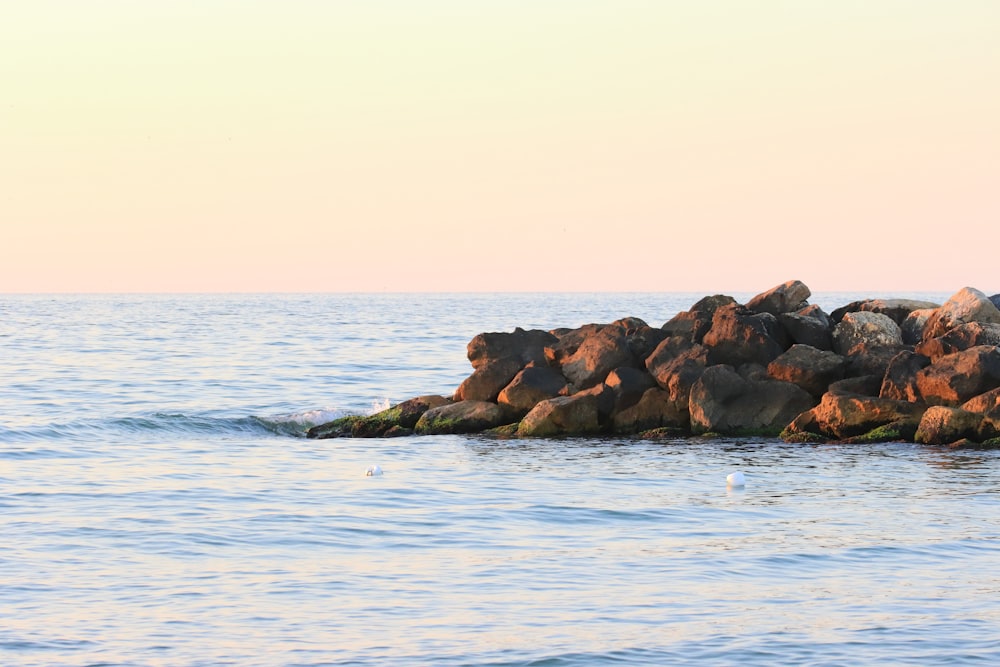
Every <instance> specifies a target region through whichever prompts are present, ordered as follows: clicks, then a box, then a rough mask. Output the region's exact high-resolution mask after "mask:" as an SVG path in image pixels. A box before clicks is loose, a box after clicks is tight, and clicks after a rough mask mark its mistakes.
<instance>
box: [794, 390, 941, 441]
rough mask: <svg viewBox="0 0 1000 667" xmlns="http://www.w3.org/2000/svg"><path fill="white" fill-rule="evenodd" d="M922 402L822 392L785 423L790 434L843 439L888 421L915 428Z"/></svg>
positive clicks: (868, 430)
mask: <svg viewBox="0 0 1000 667" xmlns="http://www.w3.org/2000/svg"><path fill="white" fill-rule="evenodd" d="M924 409H925V406H923V405H920V404H918V403H909V402H907V401H894V400H892V399H888V398H876V397H874V396H861V395H859V394H840V393H834V392H827V393H826V394H823V398H822V399H821V400H820V403H819V405H817V406H816V407H814V408H812V409H811V410H807V411H806V412H803V413H802V414H800V415H799V416H798V417H796V418H795V420H794V421H792V423H791V424H789V426H788V428H787V429H786V433H788V434H790V435H793V436H794V435H795V434H801V433H813V434H817V435H820V436H823V437H825V438H831V439H837V440H843V439H846V438H851V437H854V436H860V435H863V434H865V433H868V432H870V431H872V430H874V429H876V428H878V427H880V426H886V425H889V424H895V425H901V427H902V428H904V429H905V428H906V426H905V425H909V431H910V432H912V431H913V430H915V429H916V426H917V424H918V423H919V422H920V417H921V416H922V415H923V412H924Z"/></svg>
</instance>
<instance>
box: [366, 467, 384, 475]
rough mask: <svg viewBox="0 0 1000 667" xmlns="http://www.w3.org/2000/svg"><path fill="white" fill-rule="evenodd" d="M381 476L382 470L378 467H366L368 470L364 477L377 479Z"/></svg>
mask: <svg viewBox="0 0 1000 667" xmlns="http://www.w3.org/2000/svg"><path fill="white" fill-rule="evenodd" d="M381 474H382V468H380V467H379V466H368V469H367V470H365V477H378V476H379V475H381Z"/></svg>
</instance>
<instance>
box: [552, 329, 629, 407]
mask: <svg viewBox="0 0 1000 667" xmlns="http://www.w3.org/2000/svg"><path fill="white" fill-rule="evenodd" d="M626 331H627V330H626V329H625V328H624V327H622V326H616V325H609V326H607V327H604V328H603V329H601V330H600V331H598V332H596V333H594V334H592V335H590V336H587V337H586V338H585V339H584V340H583V342H582V343H580V346H579V347H578V348H577V350H576V352H574V353H573V354H572V355H570V356H569V357H567V358H566V359H564V360H563V362H562V368H561V371H562V374H563V376H564V377H565V378H566V379H567V380H568V381H569V382H570V384H571V385H572V386H573V388H574V389H575V390H577V391H579V390H581V389H587V388H589V387H593V386H594V385H597V384H599V383H601V382H604V379H605V378H606V377H607V376H608V373H610V372H611V371H613V370H614V369H616V368H618V367H621V366H637V365H638V361H637V360H636V358H635V356H633V354H632V351H631V350H630V349H629V345H628V339H627V337H626Z"/></svg>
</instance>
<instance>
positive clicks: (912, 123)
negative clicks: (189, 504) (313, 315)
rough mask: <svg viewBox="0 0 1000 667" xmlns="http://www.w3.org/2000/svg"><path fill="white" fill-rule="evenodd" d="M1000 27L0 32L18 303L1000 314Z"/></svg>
mask: <svg viewBox="0 0 1000 667" xmlns="http://www.w3.org/2000/svg"><path fill="white" fill-rule="evenodd" d="M998 35H1000V2H996V1H995V0H963V1H962V2H955V3H945V2H929V1H922V0H905V1H904V0H877V1H870V0H865V1H860V0H858V1H851V0H848V1H844V2H821V1H819V0H816V1H810V0H801V1H800V0H794V1H793V0H786V1H781V2H779V1H769V0H763V1H761V2H744V1H737V0H733V1H713V0H706V1H705V2H701V1H699V2H680V1H670V0H647V1H639V0H576V1H574V2H566V1H562V0H533V1H531V2H528V1H526V0H482V1H476V0H417V1H413V0H366V1H363V2H362V1H358V2H352V1H347V0H329V1H320V0H290V1H282V2H278V1H277V0H258V1H253V0H248V1H236V0H228V1H227V0H172V1H170V2H134V1H132V0H94V1H90V2H77V1H76V0H33V1H32V2H18V3H14V2H11V3H5V5H4V7H3V8H2V9H0V231H2V234H0V291H5V292H53V291H55V292H66V291H69V292H81V291H82V292H86V291H113V292H118V291H184V292H190V291H194V292H200V291H248V292H257V291H261V292H274V291H382V290H390V291H563V290H582V291H619V290H624V291H660V290H664V291H730V292H732V291H760V290H763V289H766V288H768V287H771V286H773V285H775V284H777V283H780V282H782V281H784V280H788V279H792V278H795V279H800V280H802V281H804V282H805V283H806V284H807V285H809V286H810V287H811V288H812V289H813V291H828V290H862V291H871V292H872V293H873V294H874V293H880V294H881V293H887V292H890V291H892V290H933V291H941V292H953V291H956V290H958V289H959V288H961V287H963V286H965V285H971V286H975V287H978V288H980V289H982V290H984V291H985V292H986V293H987V294H991V293H995V292H998V291H1000V269H998V261H997V259H998V251H1000V39H998Z"/></svg>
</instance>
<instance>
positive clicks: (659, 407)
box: [611, 387, 689, 433]
mask: <svg viewBox="0 0 1000 667" xmlns="http://www.w3.org/2000/svg"><path fill="white" fill-rule="evenodd" d="M688 422H689V420H688V413H687V411H686V410H678V409H677V407H676V405H675V403H674V401H673V400H672V399H671V398H670V393H669V392H667V391H665V390H663V389H660V388H659V387H651V388H649V389H647V390H646V391H645V392H643V394H642V396H641V397H640V398H639V400H638V401H637V402H635V403H634V404H632V405H630V406H628V407H624V408H622V409H620V410H616V411H615V412H614V413H612V415H611V427H612V430H613V431H614V432H615V433H640V432H642V431H648V430H650V429H656V428H662V427H674V428H684V427H687V425H688Z"/></svg>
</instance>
